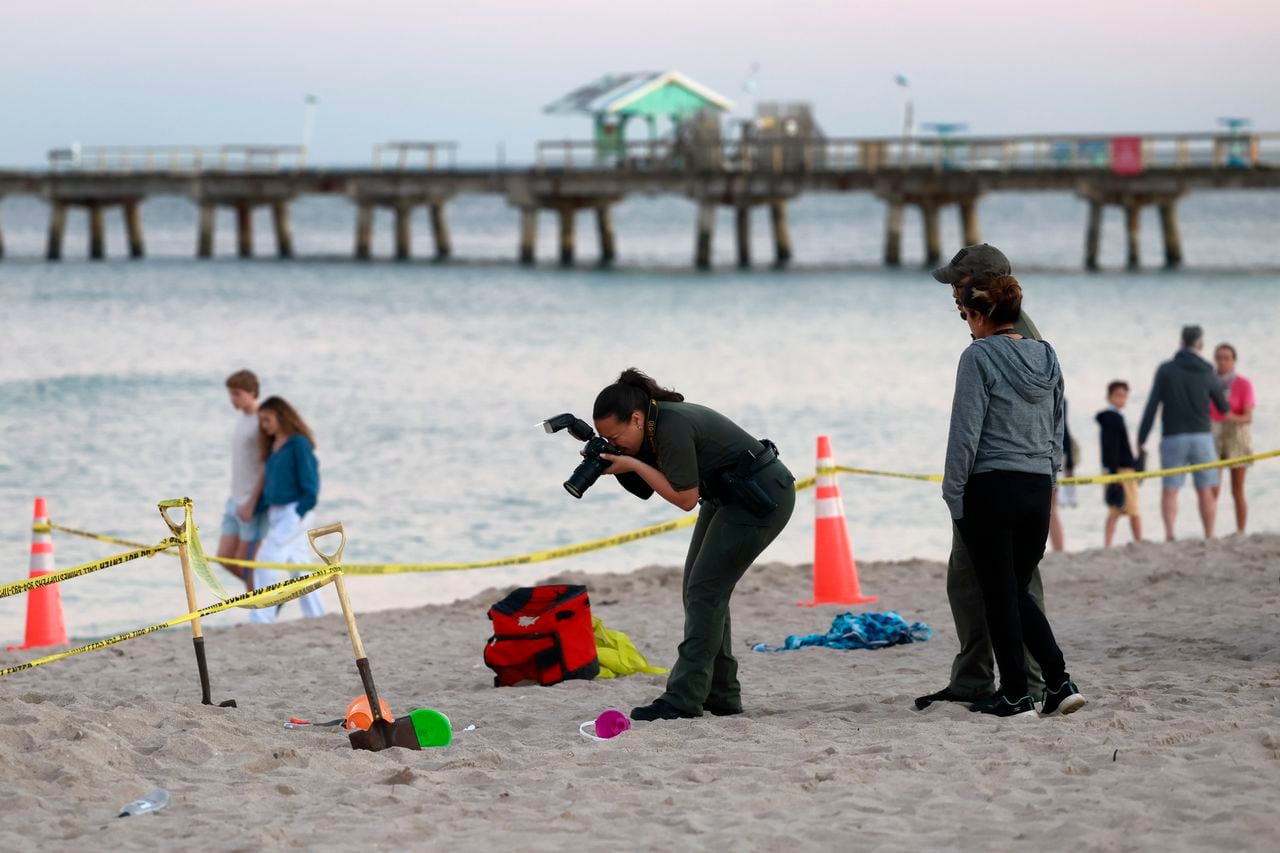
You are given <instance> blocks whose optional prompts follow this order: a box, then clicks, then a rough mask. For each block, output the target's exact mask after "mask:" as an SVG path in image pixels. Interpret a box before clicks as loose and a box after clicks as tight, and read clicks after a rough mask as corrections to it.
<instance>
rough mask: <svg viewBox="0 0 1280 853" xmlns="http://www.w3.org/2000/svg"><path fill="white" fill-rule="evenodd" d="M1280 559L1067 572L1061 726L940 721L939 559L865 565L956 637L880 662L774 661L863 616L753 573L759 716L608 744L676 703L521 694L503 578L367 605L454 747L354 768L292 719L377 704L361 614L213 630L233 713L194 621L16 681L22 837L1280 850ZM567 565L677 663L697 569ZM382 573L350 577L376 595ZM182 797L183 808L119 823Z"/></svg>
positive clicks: (1221, 553) (394, 674) (946, 659)
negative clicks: (365, 662) (628, 726)
mask: <svg viewBox="0 0 1280 853" xmlns="http://www.w3.org/2000/svg"><path fill="white" fill-rule="evenodd" d="M638 550H640V548H639V547H637V551H638ZM1278 557H1280V537H1277V536H1252V537H1248V538H1230V539H1224V540H1220V541H1218V542H1214V543H1209V544H1204V543H1200V542H1186V543H1179V544H1176V545H1140V546H1127V547H1122V548H1117V549H1115V550H1112V551H1110V552H1103V551H1092V552H1085V553H1080V554H1073V555H1069V556H1065V557H1063V556H1051V557H1049V558H1047V559H1046V561H1045V563H1044V574H1045V587H1046V596H1047V600H1048V606H1049V611H1050V617H1051V619H1052V620H1053V623H1054V627H1055V629H1056V631H1057V632H1058V636H1059V638H1060V641H1061V644H1062V646H1063V648H1064V651H1065V653H1066V655H1067V660H1068V664H1069V665H1070V667H1071V670H1072V671H1073V672H1074V673H1075V674H1076V676H1077V680H1078V681H1079V683H1080V685H1081V686H1082V688H1083V690H1084V691H1085V693H1086V694H1087V695H1088V697H1089V699H1090V704H1089V706H1088V707H1087V708H1085V709H1084V710H1082V711H1080V712H1079V713H1077V714H1074V715H1072V716H1070V717H1066V718H1062V717H1056V718H1046V719H1039V720H995V719H992V718H989V717H982V716H979V715H976V714H970V713H969V712H968V711H967V710H965V709H964V708H963V707H961V706H957V705H945V706H935V707H934V708H933V709H931V710H930V711H928V712H926V713H918V712H915V711H913V710H912V701H911V700H912V698H913V697H915V696H917V695H919V694H922V693H926V692H931V691H933V690H935V689H937V688H940V687H942V686H943V684H944V683H945V681H946V674H947V672H948V668H949V665H950V661H951V657H952V655H953V654H954V652H955V635H954V630H953V628H952V626H951V618H950V613H949V611H948V609H947V603H946V594H945V588H944V582H943V578H944V574H945V569H944V566H943V565H942V564H941V563H938V562H931V561H920V560H913V561H907V562H894V563H868V564H864V565H862V566H861V578H862V582H863V586H864V587H865V588H866V589H867V590H868V591H870V592H873V593H876V594H879V595H880V596H881V603H880V604H879V605H877V606H878V607H879V608H880V609H886V610H888V609H896V610H898V611H899V612H901V613H902V614H903V615H904V616H905V617H906V618H908V619H909V620H923V621H926V622H928V623H929V624H930V625H932V626H933V628H934V629H935V630H936V635H935V637H934V639H932V640H931V641H929V642H927V643H922V644H916V645H911V646H901V647H896V648H891V649H886V650H881V651H874V652H871V651H834V650H828V649H807V650H803V651H797V652H787V653H779V654H760V653H754V652H751V651H750V650H749V649H748V648H747V644H748V643H750V642H752V641H766V642H770V643H778V642H781V640H782V639H783V638H784V637H785V636H786V635H787V634H792V633H809V632H813V631H819V630H823V629H824V628H825V627H826V626H827V625H828V624H829V622H830V618H831V617H832V616H833V615H835V614H836V613H838V612H840V610H839V609H838V608H819V609H816V610H807V609H800V608H797V607H796V606H795V601H796V600H797V599H798V598H801V597H803V596H804V595H805V593H806V592H807V586H808V583H809V574H808V568H807V567H804V566H799V567H789V566H783V565H776V564H773V565H764V566H759V567H757V568H755V569H754V570H752V572H751V573H749V574H748V576H747V578H746V579H745V580H744V582H743V583H742V585H741V586H740V588H739V592H738V594H737V596H736V598H735V600H734V625H735V631H736V637H735V640H736V642H737V643H738V645H739V646H740V647H741V649H742V652H741V654H740V659H741V662H742V681H743V684H744V688H745V695H744V699H745V701H746V703H747V706H748V713H746V714H745V715H743V716H741V717H737V718H726V719H717V718H712V717H707V718H703V719H699V720H693V721H679V722H671V723H655V724H645V725H638V726H637V727H636V728H635V729H633V730H632V731H630V732H627V733H625V734H623V735H622V736H620V737H619V738H618V739H616V740H614V741H611V742H608V743H603V744H602V743H595V742H590V741H587V740H585V739H583V738H582V737H581V736H580V735H579V734H578V723H579V722H581V721H582V720H586V719H589V718H592V717H594V716H595V715H596V714H597V713H599V712H600V711H602V710H604V709H605V708H609V707H618V708H622V709H629V708H630V707H631V706H633V705H635V704H637V703H642V702H646V701H649V700H651V699H652V698H654V697H655V696H656V695H657V694H658V693H659V691H660V685H661V683H662V677H661V676H633V677H629V678H624V679H618V680H613V681H593V682H581V681H579V682H569V683H566V684H562V685H558V686H556V687H550V688H539V687H532V686H528V687H516V688H503V689H495V688H494V687H493V686H492V678H491V674H490V672H489V671H488V670H487V669H486V668H485V667H484V666H483V664H482V662H481V650H482V647H483V645H484V642H485V640H486V639H487V636H488V623H487V620H486V618H485V615H484V614H485V610H486V608H487V606H488V605H489V604H491V603H492V602H493V601H495V600H497V598H498V597H499V596H500V594H501V591H499V590H494V591H492V592H490V593H487V594H484V595H481V596H479V597H477V598H475V599H473V600H470V601H466V602H461V603H457V604H453V605H448V606H436V607H425V608H418V609H413V610H399V611H383V612H377V613H364V614H363V615H362V616H361V618H360V626H361V630H362V633H363V634H364V637H365V642H366V644H367V646H368V649H369V655H370V658H371V661H372V664H373V670H374V673H375V675H376V677H377V680H378V683H379V687H380V689H381V690H382V692H383V693H384V695H385V696H386V698H388V700H389V701H390V702H391V704H392V707H393V708H394V709H397V710H408V709H410V708H413V707H418V706H428V707H435V708H438V709H441V710H443V711H444V712H445V713H447V714H448V715H449V716H450V717H451V718H452V720H453V722H454V726H455V730H456V732H457V734H456V739H455V742H454V745H453V746H450V747H448V748H444V749H437V750H427V751H421V752H411V751H406V750H401V749H395V750H388V751H385V752H381V753H368V752H354V751H352V750H351V749H350V747H349V745H348V742H347V739H346V738H345V737H344V736H343V735H341V734H339V733H337V732H335V731H333V730H309V731H290V730H286V729H284V728H283V727H282V723H283V722H284V721H285V720H287V719H288V718H289V717H290V716H291V715H299V716H304V717H309V718H312V719H327V718H331V717H335V716H339V715H340V714H341V711H342V709H343V708H344V707H345V704H346V702H347V701H348V700H349V699H350V698H351V697H353V696H355V695H356V694H357V693H358V692H359V686H358V680H357V678H356V675H355V672H354V668H353V666H352V662H351V656H350V647H349V645H348V643H347V640H346V637H345V634H344V633H343V629H342V624H341V621H340V617H338V616H336V615H331V616H328V617H326V618H324V619H321V620H312V621H308V622H300V621H294V622H286V623H281V624H279V625H275V626H248V625H236V626H231V627H226V628H224V629H214V630H211V631H210V632H209V638H208V642H209V653H210V665H211V668H212V673H213V686H214V694H215V699H223V698H228V697H234V698H235V699H237V700H238V701H239V703H240V707H239V708H237V709H234V710H232V709H219V708H210V707H203V706H201V705H200V704H198V701H199V694H198V689H197V681H196V673H195V666H194V662H193V658H192V653H191V641H190V636H189V634H184V633H181V632H176V631H175V632H166V633H164V634H160V635H154V636H149V637H143V638H140V639H137V640H134V641H131V642H128V643H125V644H123V645H120V646H117V647H115V648H114V649H112V650H107V651H102V652H96V653H92V654H88V655H84V656H81V657H79V658H75V659H71V660H67V661H63V662H59V663H56V664H53V665H50V666H47V667H43V668H42V669H39V670H35V671H28V672H22V673H19V674H16V675H13V676H9V677H7V678H4V679H2V680H0V758H2V764H0V766H3V768H4V772H3V778H2V779H0V804H2V805H3V808H4V812H5V815H6V820H4V822H3V824H2V825H0V848H2V849H11V850H16V849H34V848H36V847H37V846H39V847H40V848H43V849H91V848H92V849H97V848H102V847H110V848H117V849H125V850H130V849H157V848H161V847H166V848H167V847H174V846H182V847H188V848H195V847H199V848H203V849H220V850H221V849H239V850H250V849H260V848H263V847H268V848H283V847H297V848H309V849H338V850H356V849H368V848H370V847H373V848H381V849H406V848H410V847H416V848H433V849H442V850H455V849H465V850H493V849H512V850H561V849H579V850H612V849H622V850H630V849H666V850H671V849H697V850H701V849H713V848H718V849H728V845H732V846H733V848H735V849H761V850H777V849H802V850H818V849H824V850H835V849H868V850H877V849H884V850H915V849H928V850H934V849H965V850H985V849H1010V848H1013V847H1015V846H1016V847H1019V848H1023V849H1028V848H1030V849H1064V848H1075V849H1080V848H1085V849H1103V848H1105V849H1108V850H1145V849H1152V848H1157V847H1160V848H1165V849H1178V850H1214V849H1223V850H1228V849H1229V850H1239V849H1257V850H1261V849H1274V844H1275V840H1276V838H1277V834H1278V833H1280V816H1278V812H1277V809H1276V803H1277V802H1280V705H1278V703H1277V698H1278V697H1280V651H1278V650H1277V647H1278V646H1280V642H1278V640H1280V627H1277V619H1276V617H1277V610H1278V608H1277V605H1280V584H1278V583H1277V580H1278V575H1280V559H1277V558H1278ZM586 559H589V558H586ZM580 562H585V559H584V561H580ZM560 577H563V578H568V579H571V580H574V581H579V582H585V583H587V584H588V585H589V587H590V589H591V594H592V598H593V601H594V609H595V612H596V613H597V614H598V615H600V616H601V617H603V618H604V619H605V621H606V622H607V623H608V624H609V625H610V626H611V627H615V628H619V629H622V630H625V631H627V632H629V633H630V635H631V637H632V638H633V639H634V640H635V642H636V643H637V644H638V645H639V647H640V648H641V649H642V650H643V651H645V652H646V653H647V654H649V656H650V659H651V660H652V661H654V662H655V663H660V664H666V663H670V661H671V659H672V657H673V653H674V649H675V645H676V642H677V639H678V632H679V626H680V617H679V612H678V596H679V576H678V574H677V572H676V571H675V570H673V569H670V568H646V569H641V570H639V571H637V572H634V573H632V574H627V575H603V576H597V575H585V574H582V573H580V572H569V573H563V574H561V575H560ZM422 582H423V583H431V582H432V581H431V578H430V577H423V579H422ZM376 583H378V580H377V579H376V578H356V579H352V581H351V582H350V584H351V591H352V596H353V598H354V600H355V603H356V606H357V608H358V607H359V601H360V594H361V587H362V586H363V585H364V584H376ZM20 659H21V657H20V656H19V655H16V654H12V653H10V654H3V655H0V660H3V661H6V662H12V661H16V660H20ZM470 725H474V726H475V729H474V730H471V731H463V728H464V727H466V726H470ZM157 785H159V786H163V787H166V788H167V789H168V790H169V791H170V793H171V795H172V803H171V804H170V805H169V807H168V808H167V809H165V810H163V811H161V812H159V813H157V814H154V815H147V816H141V817H132V818H127V819H117V818H116V817H115V814H116V812H117V811H118V809H119V807H120V806H121V805H122V804H123V803H125V802H128V801H130V800H133V799H135V798H137V797H138V796H141V795H142V794H144V793H145V792H146V791H148V790H149V789H151V788H152V787H154V786H157Z"/></svg>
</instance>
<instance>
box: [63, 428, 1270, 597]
mask: <svg viewBox="0 0 1280 853" xmlns="http://www.w3.org/2000/svg"><path fill="white" fill-rule="evenodd" d="M1277 456H1280V450H1271V451H1268V452H1266V453H1255V454H1253V455H1252V456H1239V457H1236V458H1234V459H1224V460H1221V461H1219V462H1205V463H1203V464H1200V465H1185V466H1183V467H1180V468H1166V469H1163V470H1160V471H1143V472H1134V473H1130V474H1103V475H1099V476H1094V477H1064V478H1062V479H1060V480H1059V481H1058V483H1059V485H1089V484H1102V485H1105V484H1107V483H1120V482H1123V481H1125V480H1146V479H1151V478H1154V477H1165V476H1171V475H1174V474H1182V473H1192V472H1195V471H1205V470H1209V469H1211V468H1229V467H1234V466H1236V465H1244V464H1247V463H1249V462H1256V461H1258V460H1260V459H1271V458H1274V457H1277ZM836 474H856V475H861V476H869V477H892V478H896V479H902V480H916V481H921V482H927V483H941V482H942V475H941V474H908V473H901V472H897V471H878V470H874V469H871V468H850V467H847V466H844V465H838V466H834V467H830V468H819V469H818V471H817V474H816V475H815V476H813V477H805V478H803V479H800V480H797V481H796V491H797V492H802V491H804V490H806V489H811V488H813V487H814V485H816V482H817V477H818V476H823V477H830V476H834V475H836ZM180 503H181V502H180V501H179V502H173V505H175V506H176V505H179V504H180ZM697 520H698V518H697V516H696V515H693V516H685V517H683V518H679V519H676V520H674V521H666V522H663V523H661V524H655V525H652V526H650V527H642V528H640V529H639V530H632V531H630V532H627V533H619V534H617V535H615V536H606V537H604V538H602V539H592V540H590V541H587V542H579V543H578V544H576V545H566V546H564V547H562V548H551V549H549V550H546V551H535V552H533V553H530V554H520V555H518V556H515V557H501V558H499V559H495V560H480V561H477V562H471V563H350V564H347V565H344V566H343V567H342V568H343V572H344V573H345V574H348V575H390V574H402V573H409V572H453V571H464V570H468V569H491V568H496V567H499V566H521V565H527V564H529V563H545V562H549V561H551V560H559V559H563V558H565V557H573V556H577V555H579V554H587V553H590V552H592V551H602V550H605V549H606V548H613V547H616V546H618V545H625V544H627V543H628V542H635V541H637V540H639V539H647V538H649V537H651V536H660V535H662V534H664V533H672V532H674V531H676V530H682V529H684V528H686V527H691V526H693V525H694V524H696V523H697ZM50 527H52V529H54V530H61V531H63V532H67V533H73V534H75V535H85V536H88V537H89V538H95V539H104V541H115V542H121V543H126V544H135V543H127V541H126V540H119V539H110V538H104V537H101V536H100V535H99V534H92V533H88V534H86V533H83V532H82V531H77V530H73V529H71V528H64V527H61V526H58V525H50ZM193 529H194V528H193ZM208 561H209V562H216V563H222V564H223V565H228V566H243V567H244V568H247V569H283V570H285V571H295V572H296V571H298V570H299V567H300V565H304V564H299V563H262V562H258V561H256V560H237V559H234V558H231V557H213V558H209V560H208ZM206 569H207V564H206Z"/></svg>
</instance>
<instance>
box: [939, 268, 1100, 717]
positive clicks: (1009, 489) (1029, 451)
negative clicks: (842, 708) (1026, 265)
mask: <svg viewBox="0 0 1280 853" xmlns="http://www.w3.org/2000/svg"><path fill="white" fill-rule="evenodd" d="M960 310H961V313H962V314H963V316H964V318H965V321H966V322H968V324H969V331H971V332H972V333H973V343H971V344H970V345H969V346H968V348H967V349H965V351H964V354H963V355H961V356H960V365H959V367H958V368H957V370H956V390H955V398H954V400H953V401H952V404H951V430H950V435H949V436H948V439H947V462H946V472H945V475H944V479H943V483H942V497H943V499H944V500H945V501H946V503H947V508H948V509H950V511H951V518H952V519H953V520H954V521H955V524H956V527H957V528H958V529H959V531H960V536H961V537H962V538H963V540H964V544H965V547H967V548H968V550H969V554H970V555H971V556H972V558H973V566H974V573H975V574H976V575H977V578H978V585H979V586H980V588H981V589H982V602H983V605H984V607H985V609H986V620H987V630H988V633H989V634H990V635H991V645H992V647H993V649H994V651H995V658H996V663H997V664H998V665H999V668H1000V689H999V690H998V691H997V692H996V693H995V695H993V696H991V697H988V698H986V699H982V700H979V701H978V702H975V703H974V704H973V705H971V706H970V710H972V711H981V712H983V713H986V714H994V715H995V716H998V717H1013V716H1024V715H1026V716H1032V717H1034V716H1036V707H1035V702H1034V701H1033V699H1032V697H1031V695H1030V693H1029V691H1028V689H1027V672H1026V661H1025V654H1024V652H1023V646H1024V644H1025V647H1026V649H1027V650H1028V651H1030V652H1031V655H1032V657H1034V658H1035V660H1036V663H1038V664H1040V668H1041V670H1042V671H1043V673H1044V704H1043V706H1042V707H1041V711H1040V713H1041V714H1042V715H1048V714H1052V713H1054V712H1061V713H1063V714H1069V713H1071V712H1072V711H1075V710H1077V709H1079V708H1081V707H1083V706H1084V704H1085V699H1084V697H1083V696H1082V695H1080V691H1079V689H1078V688H1077V687H1076V685H1075V683H1074V682H1073V681H1072V680H1071V676H1070V675H1069V674H1068V673H1067V666H1066V662H1065V661H1064V660H1063V657H1062V651H1061V650H1060V649H1059V648H1058V644H1057V642H1056V641H1055V640H1054V637H1053V629H1052V628H1050V627H1049V620H1048V619H1046V618H1045V615H1044V612H1043V611H1042V610H1041V609H1040V608H1039V607H1038V606H1037V605H1036V602H1035V600H1034V599H1032V597H1031V595H1030V593H1029V592H1028V585H1029V584H1030V582H1031V575H1032V573H1033V572H1034V571H1035V570H1036V567H1037V566H1038V565H1039V564H1040V559H1041V558H1042V557H1043V556H1044V548H1045V539H1046V537H1047V536H1048V534H1049V515H1050V504H1051V500H1052V495H1053V489H1054V475H1055V473H1056V472H1057V471H1058V469H1060V468H1061V467H1062V450H1063V442H1062V438H1063V424H1064V420H1065V403H1064V402H1063V381H1062V369H1061V367H1060V366H1059V365H1058V356H1057V355H1056V354H1055V353H1054V351H1053V347H1051V346H1049V344H1047V343H1045V342H1044V341H1036V340H1031V339H1028V338H1024V337H1022V335H1020V334H1018V333H1017V332H1015V331H1014V322H1015V321H1016V320H1017V319H1018V316H1019V314H1020V313H1021V311H1022V287H1021V285H1019V284H1018V280H1017V279H1015V278H1014V277H1013V276H1011V275H1002V276H997V277H996V278H993V279H992V280H991V281H989V282H983V283H981V284H968V285H966V286H965V287H964V290H963V294H962V296H961V299H960Z"/></svg>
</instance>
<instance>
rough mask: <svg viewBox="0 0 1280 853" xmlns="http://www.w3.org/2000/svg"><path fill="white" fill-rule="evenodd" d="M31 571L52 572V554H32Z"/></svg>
mask: <svg viewBox="0 0 1280 853" xmlns="http://www.w3.org/2000/svg"><path fill="white" fill-rule="evenodd" d="M30 570H31V571H33V572H52V571H53V570H54V568H53V555H52V554H32V555H31V566H30Z"/></svg>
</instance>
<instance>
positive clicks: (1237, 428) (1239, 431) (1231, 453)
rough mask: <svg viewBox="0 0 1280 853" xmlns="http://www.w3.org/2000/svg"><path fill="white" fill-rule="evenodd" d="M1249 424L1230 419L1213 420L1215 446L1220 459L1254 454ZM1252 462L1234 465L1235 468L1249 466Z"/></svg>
mask: <svg viewBox="0 0 1280 853" xmlns="http://www.w3.org/2000/svg"><path fill="white" fill-rule="evenodd" d="M1249 426H1250V425H1249V424H1236V423H1231V422H1230V421H1214V422H1213V427H1212V429H1213V446H1214V449H1215V450H1216V451H1217V453H1218V458H1219V459H1236V458H1239V457H1241V456H1252V455H1253V434H1252V432H1251V431H1250V429H1249ZM1252 464H1253V463H1252V462H1246V463H1244V464H1243V465H1233V466H1232V467H1233V468H1248V467H1249V466H1250V465H1252Z"/></svg>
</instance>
